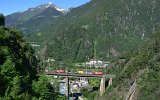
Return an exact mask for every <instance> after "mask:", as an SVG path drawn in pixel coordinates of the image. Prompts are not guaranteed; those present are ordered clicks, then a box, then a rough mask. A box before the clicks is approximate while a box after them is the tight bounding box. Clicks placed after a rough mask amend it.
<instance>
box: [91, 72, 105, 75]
mask: <svg viewBox="0 0 160 100" xmlns="http://www.w3.org/2000/svg"><path fill="white" fill-rule="evenodd" d="M93 74H94V75H103V72H93Z"/></svg>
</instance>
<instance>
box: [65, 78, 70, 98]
mask: <svg viewBox="0 0 160 100" xmlns="http://www.w3.org/2000/svg"><path fill="white" fill-rule="evenodd" d="M65 81H66V83H65V84H66V96H67V98H68V100H69V77H68V76H67V77H66V78H65Z"/></svg>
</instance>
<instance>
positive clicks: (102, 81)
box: [99, 78, 106, 96]
mask: <svg viewBox="0 0 160 100" xmlns="http://www.w3.org/2000/svg"><path fill="white" fill-rule="evenodd" d="M105 82H106V79H105V78H101V83H100V89H99V92H100V93H99V94H100V96H102V95H103V93H104V92H105Z"/></svg>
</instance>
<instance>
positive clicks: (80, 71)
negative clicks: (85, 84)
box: [75, 70, 84, 74]
mask: <svg viewBox="0 0 160 100" xmlns="http://www.w3.org/2000/svg"><path fill="white" fill-rule="evenodd" d="M75 73H76V74H83V73H84V72H83V71H82V70H79V71H77V72H75Z"/></svg>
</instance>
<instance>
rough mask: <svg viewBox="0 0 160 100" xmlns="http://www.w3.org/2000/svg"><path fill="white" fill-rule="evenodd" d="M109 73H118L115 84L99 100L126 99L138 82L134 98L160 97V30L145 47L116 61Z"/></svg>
mask: <svg viewBox="0 0 160 100" xmlns="http://www.w3.org/2000/svg"><path fill="white" fill-rule="evenodd" d="M111 67H112V68H111V70H110V71H109V73H114V74H116V78H115V79H113V86H111V87H108V88H107V91H106V93H105V94H104V96H103V97H101V99H99V100H106V99H108V100H113V99H114V100H118V99H121V100H124V99H126V97H127V94H128V92H129V90H130V89H131V86H132V85H133V83H136V84H137V86H136V88H135V93H134V95H133V100H159V98H160V32H157V33H155V34H153V35H152V36H151V40H149V41H147V42H146V43H145V45H144V46H143V47H141V48H140V49H139V50H136V51H130V52H128V53H126V54H125V55H123V56H121V57H119V59H118V60H117V61H115V62H114V63H113V64H112V66H111Z"/></svg>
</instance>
